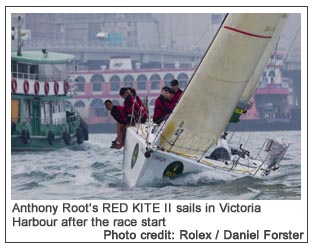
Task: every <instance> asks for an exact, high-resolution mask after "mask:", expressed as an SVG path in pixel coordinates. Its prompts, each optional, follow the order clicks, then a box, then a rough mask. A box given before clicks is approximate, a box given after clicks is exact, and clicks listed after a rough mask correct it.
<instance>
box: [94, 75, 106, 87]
mask: <svg viewBox="0 0 312 250" xmlns="http://www.w3.org/2000/svg"><path fill="white" fill-rule="evenodd" d="M104 81H105V80H104V77H103V76H102V75H100V74H96V75H93V76H92V78H91V82H92V86H93V91H102V83H103V82H104Z"/></svg>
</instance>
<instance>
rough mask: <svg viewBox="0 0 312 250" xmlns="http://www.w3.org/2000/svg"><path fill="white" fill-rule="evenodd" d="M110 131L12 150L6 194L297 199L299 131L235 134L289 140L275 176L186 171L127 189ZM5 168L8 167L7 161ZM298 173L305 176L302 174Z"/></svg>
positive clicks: (254, 147)
mask: <svg viewBox="0 0 312 250" xmlns="http://www.w3.org/2000/svg"><path fill="white" fill-rule="evenodd" d="M114 137H115V136H114V134H91V135H90V138H89V141H87V142H85V143H84V144H82V145H79V146H76V147H74V148H72V149H68V148H65V149H59V150H54V151H44V152H26V151H25V152H12V154H11V198H12V199H14V200H85V199H88V200H117V199H118V200H298V199H301V167H304V166H301V132H300V131H280V132H245V133H236V134H235V136H234V137H233V139H232V142H233V143H234V144H237V145H239V144H240V143H243V147H244V148H248V149H250V151H251V153H253V152H254V153H257V151H258V149H259V148H260V147H261V146H262V143H263V142H264V140H265V139H266V138H276V137H280V138H281V137H282V138H285V139H287V140H288V141H291V142H292V143H293V144H292V145H291V146H290V148H289V150H288V152H287V153H286V155H285V158H284V160H283V161H282V162H281V164H280V169H278V171H277V172H276V173H275V175H274V176H268V177H265V178H253V177H250V176H246V177H242V178H238V179H233V178H232V177H229V175H228V174H227V173H226V172H225V173H222V174H215V175H211V174H209V175H207V174H206V173H205V172H202V173H197V174H189V175H186V176H182V177H180V178H177V179H173V180H164V181H163V182H161V183H159V182H158V183H151V186H148V187H134V188H129V187H127V185H126V184H125V183H124V181H123V174H122V160H123V151H122V150H116V149H111V148H110V145H111V141H112V140H113V139H114ZM7 170H8V171H9V166H7ZM303 178H305V177H304V176H303Z"/></svg>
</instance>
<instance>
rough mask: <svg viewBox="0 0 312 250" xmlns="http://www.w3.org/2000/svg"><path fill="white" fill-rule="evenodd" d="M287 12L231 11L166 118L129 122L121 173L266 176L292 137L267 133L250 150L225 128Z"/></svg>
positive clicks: (143, 177) (143, 178) (242, 105)
mask: <svg viewBox="0 0 312 250" xmlns="http://www.w3.org/2000/svg"><path fill="white" fill-rule="evenodd" d="M287 16H288V15H287V14H284V13H244V14H228V15H226V17H225V19H224V20H223V22H222V24H221V26H220V28H219V30H218V32H217V34H216V35H215V37H214V39H213V41H212V43H211V44H210V46H209V48H208V49H207V51H206V53H205V55H204V57H203V59H202V61H201V62H200V64H199V66H198V68H197V69H196V71H195V72H194V74H193V76H192V78H191V79H190V81H189V84H188V85H187V87H186V89H185V92H184V94H183V95H182V97H181V98H180V100H179V102H178V104H177V105H176V107H175V108H174V110H173V112H172V114H171V115H170V116H169V118H168V119H167V120H166V121H164V122H163V123H162V124H160V125H156V124H154V123H153V122H152V121H149V122H147V123H146V124H140V123H138V124H136V126H131V127H128V128H127V133H126V138H125V146H124V156H123V173H124V179H125V182H126V183H127V184H128V185H129V187H134V186H144V185H150V184H151V183H153V182H155V181H157V180H161V179H164V178H177V177H178V176H180V175H182V174H188V173H197V172H201V171H207V172H208V173H209V171H210V172H223V173H224V172H227V173H229V174H231V175H233V176H244V175H249V176H260V177H261V176H267V175H269V174H271V173H273V172H275V171H276V170H277V169H278V168H279V163H280V161H281V160H282V158H283V156H284V154H285V153H286V151H287V149H288V148H289V145H290V143H289V142H287V141H284V140H280V139H278V140H277V139H269V138H268V139H266V140H265V141H264V142H263V144H262V146H260V150H259V152H257V154H256V155H255V156H252V155H251V154H250V152H249V151H248V150H247V149H244V148H242V147H241V146H240V147H238V148H232V147H231V146H230V145H229V144H228V142H227V138H226V135H227V133H226V132H224V131H225V129H226V127H227V125H228V124H229V122H238V121H239V118H240V115H241V114H243V113H244V112H246V111H247V110H248V108H249V107H250V103H249V99H250V97H251V96H252V95H253V93H254V91H255V89H256V87H257V83H258V82H259V79H260V77H261V74H262V72H263V70H264V68H265V65H266V63H267V62H268V59H269V57H270V55H271V53H272V50H273V49H274V46H275V45H276V42H277V40H278V38H279V36H280V33H281V31H282V29H283V27H284V25H285V23H286V21H287Z"/></svg>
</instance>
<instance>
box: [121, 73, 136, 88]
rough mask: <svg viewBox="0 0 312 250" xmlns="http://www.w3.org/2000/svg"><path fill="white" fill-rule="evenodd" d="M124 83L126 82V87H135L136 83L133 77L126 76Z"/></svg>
mask: <svg viewBox="0 0 312 250" xmlns="http://www.w3.org/2000/svg"><path fill="white" fill-rule="evenodd" d="M123 81H124V86H125V87H133V81H134V79H133V76H131V75H126V76H125V78H124V79H123Z"/></svg>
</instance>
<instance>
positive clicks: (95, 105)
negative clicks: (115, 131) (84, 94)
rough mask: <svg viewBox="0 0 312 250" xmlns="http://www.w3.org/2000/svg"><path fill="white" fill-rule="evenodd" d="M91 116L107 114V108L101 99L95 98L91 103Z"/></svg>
mask: <svg viewBox="0 0 312 250" xmlns="http://www.w3.org/2000/svg"><path fill="white" fill-rule="evenodd" d="M90 113H91V116H95V117H104V116H107V115H108V113H107V110H106V109H105V108H104V103H103V101H102V100H101V99H94V100H92V102H91V104H90Z"/></svg>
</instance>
